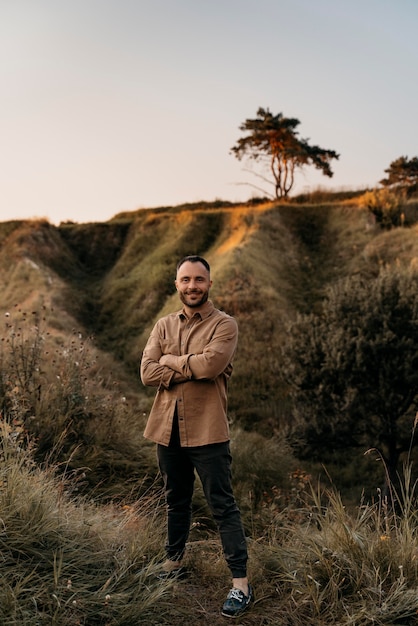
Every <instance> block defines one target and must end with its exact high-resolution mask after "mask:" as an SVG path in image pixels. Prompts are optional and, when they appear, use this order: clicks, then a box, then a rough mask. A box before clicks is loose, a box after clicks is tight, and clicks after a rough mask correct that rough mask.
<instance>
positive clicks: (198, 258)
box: [176, 254, 210, 273]
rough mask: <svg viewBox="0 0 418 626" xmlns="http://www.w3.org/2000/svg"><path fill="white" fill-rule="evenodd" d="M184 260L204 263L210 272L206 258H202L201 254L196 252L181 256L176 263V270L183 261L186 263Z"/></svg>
mask: <svg viewBox="0 0 418 626" xmlns="http://www.w3.org/2000/svg"><path fill="white" fill-rule="evenodd" d="M186 261H189V262H190V263H201V264H202V265H204V266H205V267H206V269H207V270H208V272H209V273H210V265H209V263H208V262H207V261H206V259H204V258H203V257H202V256H198V255H197V254H192V255H190V256H185V257H183V258H182V259H181V260H180V261H179V262H178V263H177V268H176V270H177V272H178V271H179V269H180V267H181V266H182V265H183V263H186Z"/></svg>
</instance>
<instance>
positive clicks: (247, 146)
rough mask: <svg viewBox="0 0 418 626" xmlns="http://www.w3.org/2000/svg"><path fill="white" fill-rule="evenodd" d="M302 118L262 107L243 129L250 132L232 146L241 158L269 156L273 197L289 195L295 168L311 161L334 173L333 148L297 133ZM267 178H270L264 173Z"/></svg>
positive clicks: (244, 124) (313, 164)
mask: <svg viewBox="0 0 418 626" xmlns="http://www.w3.org/2000/svg"><path fill="white" fill-rule="evenodd" d="M299 124H300V121H299V120H298V119H296V118H288V117H285V116H284V115H283V114H282V113H278V114H277V115H273V114H272V113H270V111H269V109H263V108H259V109H258V111H257V117H256V118H255V119H247V120H245V122H244V123H243V124H241V126H240V127H239V128H240V130H242V131H244V132H246V133H247V134H246V135H245V136H243V137H241V138H240V139H238V141H237V143H236V144H235V145H234V146H233V147H232V148H231V152H232V153H233V154H234V155H235V157H236V158H237V159H238V160H241V159H243V158H244V157H247V158H250V159H254V160H256V161H257V160H261V159H264V160H267V162H268V164H269V168H270V173H271V175H272V177H273V180H272V181H271V180H269V181H268V182H273V184H274V194H272V195H274V197H275V198H276V199H279V198H286V197H287V196H288V194H289V192H290V190H291V189H292V187H293V185H294V182H295V171H296V169H298V168H302V167H304V166H306V165H312V166H314V167H315V168H316V169H319V170H321V171H322V173H323V174H324V175H325V176H328V177H330V178H331V177H332V176H333V172H332V170H331V166H330V162H331V161H332V159H338V158H339V154H337V153H336V152H335V151H334V150H325V149H324V148H320V147H319V146H311V145H310V144H309V140H308V139H301V138H299V137H298V131H297V130H296V129H297V127H298V126H299ZM262 178H263V179H264V180H268V179H266V178H264V176H262Z"/></svg>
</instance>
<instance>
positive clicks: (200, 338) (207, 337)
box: [187, 333, 212, 354]
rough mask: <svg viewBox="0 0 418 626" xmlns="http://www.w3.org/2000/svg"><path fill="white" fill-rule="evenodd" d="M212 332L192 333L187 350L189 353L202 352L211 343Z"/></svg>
mask: <svg viewBox="0 0 418 626" xmlns="http://www.w3.org/2000/svg"><path fill="white" fill-rule="evenodd" d="M211 338H212V333H204V334H198V333H196V334H192V335H191V336H190V337H189V341H188V345H187V352H188V353H189V354H201V353H202V352H203V351H204V349H205V348H206V346H207V345H208V344H209V343H210V341H211Z"/></svg>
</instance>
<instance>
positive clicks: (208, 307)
mask: <svg viewBox="0 0 418 626" xmlns="http://www.w3.org/2000/svg"><path fill="white" fill-rule="evenodd" d="M214 308H215V307H214V305H213V302H212V301H211V300H207V301H206V302H205V304H204V305H203V306H202V308H201V309H200V310H199V311H196V312H195V313H194V314H193V316H192V317H194V316H195V315H198V316H199V317H200V318H201V319H202V320H205V319H206V318H207V317H209V315H211V313H212V311H213V310H214ZM178 316H179V317H181V318H182V319H187V315H186V314H185V312H184V309H182V310H181V311H179V312H178Z"/></svg>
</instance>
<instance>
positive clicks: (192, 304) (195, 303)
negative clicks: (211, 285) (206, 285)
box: [179, 291, 209, 309]
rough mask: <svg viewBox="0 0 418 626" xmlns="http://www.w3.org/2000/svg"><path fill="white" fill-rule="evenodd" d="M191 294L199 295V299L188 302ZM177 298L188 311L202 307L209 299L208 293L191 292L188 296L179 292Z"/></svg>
mask: <svg viewBox="0 0 418 626" xmlns="http://www.w3.org/2000/svg"><path fill="white" fill-rule="evenodd" d="M193 294H195V295H200V298H197V299H196V300H190V296H191V295H193ZM179 297H180V300H181V301H182V302H183V304H185V305H186V306H188V307H189V308H190V309H196V308H197V307H199V306H202V304H205V302H207V300H208V298H209V291H192V292H191V293H189V294H186V293H183V292H181V291H179Z"/></svg>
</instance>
